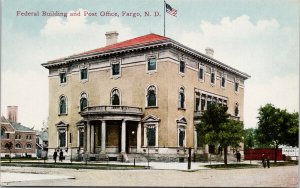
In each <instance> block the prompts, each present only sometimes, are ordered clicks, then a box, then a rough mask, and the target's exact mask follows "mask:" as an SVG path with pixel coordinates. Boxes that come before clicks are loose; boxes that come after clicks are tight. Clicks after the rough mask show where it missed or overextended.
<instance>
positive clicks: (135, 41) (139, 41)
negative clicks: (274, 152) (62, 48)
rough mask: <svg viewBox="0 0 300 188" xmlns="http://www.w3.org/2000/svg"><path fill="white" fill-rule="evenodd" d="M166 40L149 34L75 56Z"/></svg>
mask: <svg viewBox="0 0 300 188" xmlns="http://www.w3.org/2000/svg"><path fill="white" fill-rule="evenodd" d="M167 39H169V38H167V37H163V36H160V35H157V34H153V33H151V34H148V35H144V36H140V37H137V38H133V39H130V40H126V41H123V42H118V43H116V44H112V45H109V46H105V47H102V48H97V49H94V50H90V51H87V52H83V53H80V54H77V55H87V54H93V53H97V52H105V51H110V50H114V49H120V48H127V47H130V46H135V45H143V44H148V43H152V42H157V41H163V40H167ZM73 56H76V55H73Z"/></svg>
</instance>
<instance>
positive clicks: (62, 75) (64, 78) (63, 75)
mask: <svg viewBox="0 0 300 188" xmlns="http://www.w3.org/2000/svg"><path fill="white" fill-rule="evenodd" d="M59 76H60V83H61V84H62V83H66V82H67V74H66V73H65V72H62V73H60V74H59Z"/></svg>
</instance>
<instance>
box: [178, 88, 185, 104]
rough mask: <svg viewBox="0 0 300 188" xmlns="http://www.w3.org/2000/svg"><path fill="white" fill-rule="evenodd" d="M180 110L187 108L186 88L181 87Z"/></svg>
mask: <svg viewBox="0 0 300 188" xmlns="http://www.w3.org/2000/svg"><path fill="white" fill-rule="evenodd" d="M178 102H179V108H185V96H184V88H183V87H181V88H180V89H179V101H178Z"/></svg>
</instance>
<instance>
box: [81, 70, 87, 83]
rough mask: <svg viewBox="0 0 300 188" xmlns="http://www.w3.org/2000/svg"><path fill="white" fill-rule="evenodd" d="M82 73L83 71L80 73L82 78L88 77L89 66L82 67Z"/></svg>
mask: <svg viewBox="0 0 300 188" xmlns="http://www.w3.org/2000/svg"><path fill="white" fill-rule="evenodd" d="M80 73H81V74H80V75H81V80H85V79H87V74H88V72H87V68H85V69H81V71H80Z"/></svg>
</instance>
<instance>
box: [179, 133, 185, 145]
mask: <svg viewBox="0 0 300 188" xmlns="http://www.w3.org/2000/svg"><path fill="white" fill-rule="evenodd" d="M184 137H185V131H184V130H182V129H179V146H180V147H183V146H184Z"/></svg>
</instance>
